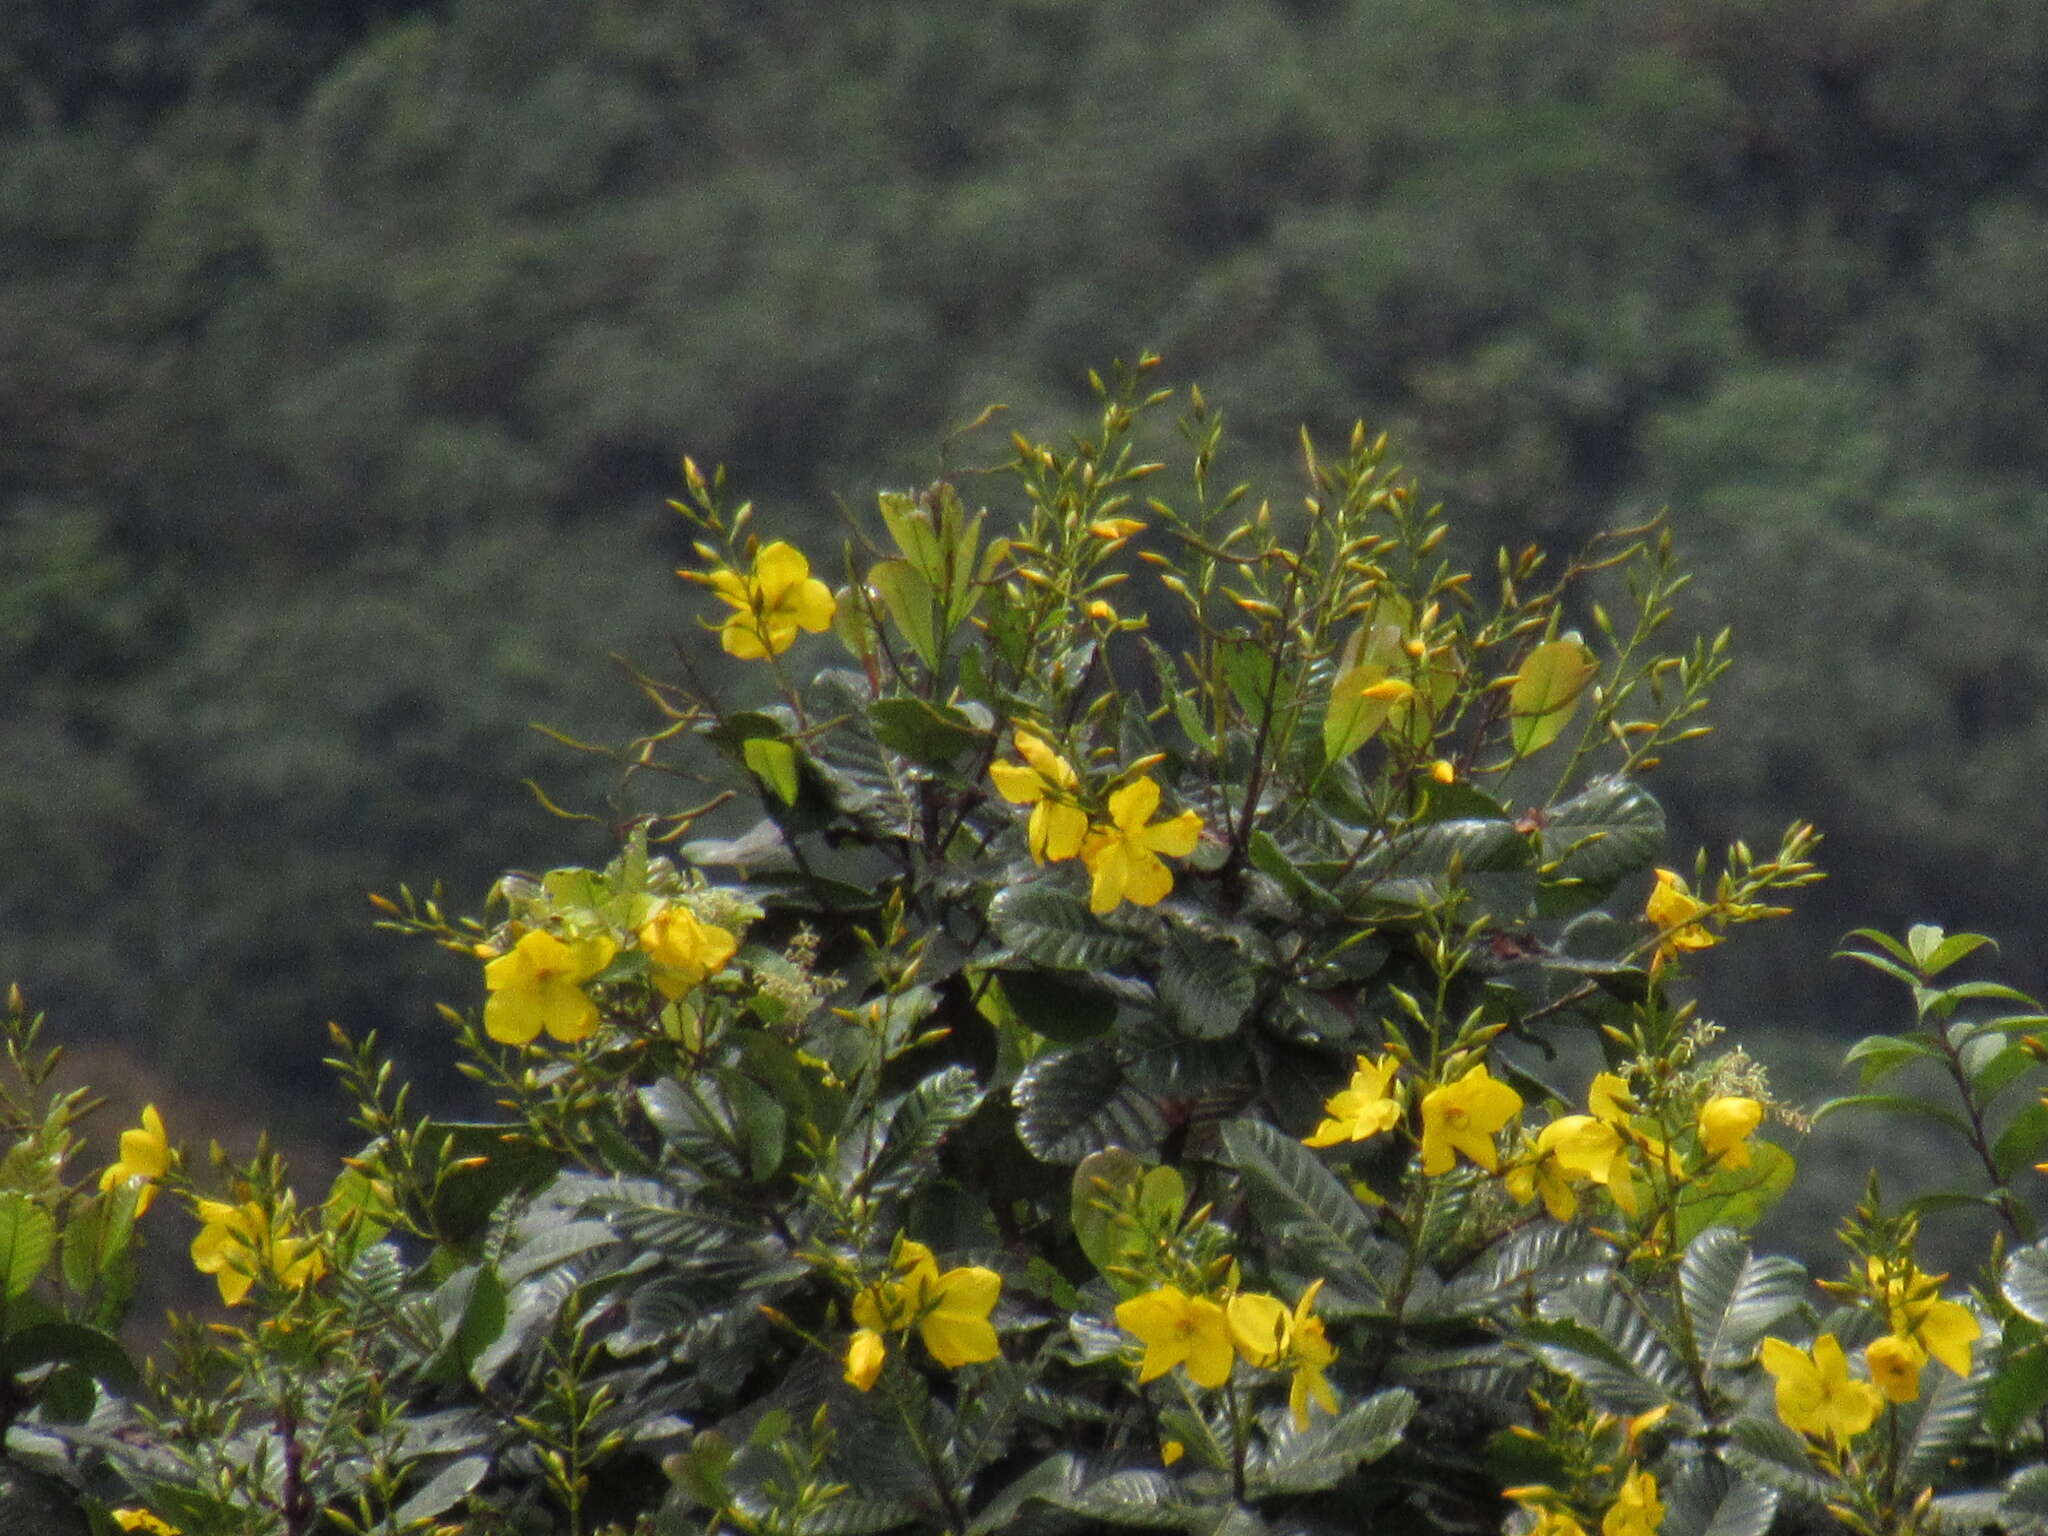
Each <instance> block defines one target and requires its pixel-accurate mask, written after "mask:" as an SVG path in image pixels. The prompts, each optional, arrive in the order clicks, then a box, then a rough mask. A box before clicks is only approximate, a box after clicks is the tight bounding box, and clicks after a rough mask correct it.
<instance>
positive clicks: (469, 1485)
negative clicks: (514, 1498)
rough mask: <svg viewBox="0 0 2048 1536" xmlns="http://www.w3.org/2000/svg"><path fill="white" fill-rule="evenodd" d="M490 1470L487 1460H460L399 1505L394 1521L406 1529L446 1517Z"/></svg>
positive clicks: (431, 1478) (483, 1458) (486, 1458)
mask: <svg viewBox="0 0 2048 1536" xmlns="http://www.w3.org/2000/svg"><path fill="white" fill-rule="evenodd" d="M490 1470H491V1460H490V1458H489V1457H488V1456H459V1457H457V1458H456V1459H455V1460H454V1461H451V1462H449V1463H448V1465H447V1466H445V1467H443V1468H442V1469H441V1470H440V1471H438V1472H436V1473H435V1474H434V1475H433V1476H432V1477H430V1478H428V1479H427V1481H426V1482H425V1483H424V1484H422V1485H421V1486H420V1488H419V1490H418V1492H416V1493H414V1494H413V1495H412V1497H411V1498H409V1499H407V1500H406V1501H405V1502H404V1503H403V1504H401V1505H399V1506H398V1508H397V1509H396V1510H395V1511H394V1512H393V1514H392V1519H393V1520H394V1521H395V1522H396V1523H397V1524H399V1525H401V1526H405V1525H411V1524H413V1523H414V1522H416V1521H418V1522H424V1521H427V1520H431V1519H433V1518H434V1516H436V1515H442V1514H446V1513H447V1512H448V1511H449V1510H451V1509H453V1508H454V1507H455V1506H456V1505H457V1504H460V1503H461V1502H462V1501H463V1500H464V1499H465V1498H467V1497H468V1496H469V1494H470V1492H471V1491H472V1490H473V1489H474V1488H475V1487H476V1485H477V1484H478V1483H481V1482H482V1481H483V1480H484V1475H485V1474H486V1473H487V1472H489V1471H490Z"/></svg>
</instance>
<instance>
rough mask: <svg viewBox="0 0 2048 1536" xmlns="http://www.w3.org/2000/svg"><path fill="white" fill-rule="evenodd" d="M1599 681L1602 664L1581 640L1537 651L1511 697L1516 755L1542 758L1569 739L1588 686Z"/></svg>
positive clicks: (1573, 636) (1551, 644) (1567, 640)
mask: <svg viewBox="0 0 2048 1536" xmlns="http://www.w3.org/2000/svg"><path fill="white" fill-rule="evenodd" d="M1599 675H1600V663H1599V661H1598V659H1597V658H1595V657H1594V655H1593V652H1592V649H1591V648H1590V647H1589V646H1588V645H1587V644H1586V642H1585V641H1583V640H1581V639H1580V638H1579V637H1578V636H1577V635H1576V634H1570V635H1566V636H1565V637H1564V638H1563V639H1561V640H1552V641H1549V642H1548V643H1546V644H1544V645H1539V646H1537V647H1536V649H1535V650H1533V651H1531V652H1530V653H1529V656H1528V659H1527V660H1526V661H1524V662H1523V663H1522V670H1521V671H1520V672H1519V673H1517V674H1516V676H1515V685H1514V687H1513V688H1512V689H1510V690H1509V692H1508V710H1509V715H1510V719H1511V722H1512V723H1511V725H1510V727H1509V729H1510V731H1511V733H1512V736H1513V740H1514V745H1515V755H1516V756H1517V757H1527V756H1528V755H1529V754H1530V753H1532V752H1540V751H1542V750H1543V749H1544V748H1545V747H1547V746H1549V745H1550V744H1551V743H1552V742H1553V741H1555V740H1557V738H1558V737H1559V736H1561V735H1563V734H1564V728H1565V727H1566V726H1567V725H1569V724H1570V723H1571V718H1572V715H1573V713H1574V712H1575V711H1576V710H1577V708H1578V703H1579V699H1580V697H1581V695H1583V694H1584V693H1585V691H1586V685H1587V684H1588V683H1590V682H1592V681H1593V679H1594V678H1596V677H1598V676H1599Z"/></svg>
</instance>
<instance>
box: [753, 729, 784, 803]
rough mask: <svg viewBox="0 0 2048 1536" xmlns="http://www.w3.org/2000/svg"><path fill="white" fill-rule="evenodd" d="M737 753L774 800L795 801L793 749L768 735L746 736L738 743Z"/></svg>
mask: <svg viewBox="0 0 2048 1536" xmlns="http://www.w3.org/2000/svg"><path fill="white" fill-rule="evenodd" d="M740 756H741V758H742V759H744V760H745V762H746V765H747V767H748V769H749V770H750V771H751V772H752V773H753V774H754V776H755V777H756V778H758V779H759V780H760V781H761V782H762V783H763V784H766V785H767V786H768V787H769V788H770V789H772V790H774V791H775V795H776V798H777V799H779V800H780V801H781V802H782V803H783V804H784V805H795V804H796V792H797V778H796V748H794V747H792V746H791V745H790V744H789V743H788V742H786V741H780V740H777V739H776V738H774V737H771V736H749V737H748V738H747V739H746V740H745V741H744V742H742V743H741V744H740Z"/></svg>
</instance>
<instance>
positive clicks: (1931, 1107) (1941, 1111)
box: [1813, 1093, 1970, 1136]
mask: <svg viewBox="0 0 2048 1536" xmlns="http://www.w3.org/2000/svg"><path fill="white" fill-rule="evenodd" d="M1845 1109H1884V1110H1891V1111H1893V1112H1895V1113H1897V1114H1902V1115H1919V1116H1920V1117H1921V1118H1922V1119H1926V1120H1933V1121H1936V1122H1937V1123H1939V1124H1941V1125H1945V1126H1947V1127H1948V1128H1949V1129H1950V1130H1952V1131H1954V1132H1956V1133H1957V1134H1958V1135H1962V1136H1968V1135H1969V1134H1970V1127H1969V1126H1968V1125H1967V1124H1966V1123H1965V1122H1964V1120H1963V1117H1962V1116H1961V1115H1958V1114H1957V1113H1956V1112H1955V1111H1954V1110H1952V1109H1948V1108H1945V1107H1944V1106H1942V1105H1940V1104H1930V1103H1928V1102H1927V1101H1926V1100H1925V1099H1916V1098H1913V1097H1911V1096H1910V1095H1907V1094H1903V1093H1852V1094H1848V1095H1846V1096H1844V1097H1842V1098H1838V1099H1829V1100H1828V1101H1827V1103H1825V1104H1823V1105H1821V1107H1820V1108H1819V1109H1817V1110H1815V1111H1814V1112H1813V1120H1814V1124H1816V1125H1818V1124H1819V1123H1820V1122H1821V1121H1823V1120H1825V1119H1826V1118H1827V1117H1828V1116H1829V1115H1832V1114H1837V1113H1839V1112H1840V1111H1842V1110H1845Z"/></svg>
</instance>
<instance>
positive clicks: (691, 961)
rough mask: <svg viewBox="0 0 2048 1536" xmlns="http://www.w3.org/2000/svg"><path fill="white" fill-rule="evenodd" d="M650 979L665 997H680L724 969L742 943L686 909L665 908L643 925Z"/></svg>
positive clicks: (643, 941)
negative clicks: (700, 919)
mask: <svg viewBox="0 0 2048 1536" xmlns="http://www.w3.org/2000/svg"><path fill="white" fill-rule="evenodd" d="M640 947H641V948H642V949H643V950H645V951H646V952H647V961H648V975H649V978H650V979H651V980H652V981H653V982H654V985H655V986H656V987H657V988H658V989H659V990H660V992H661V995H662V996H663V997H670V998H674V997H681V996H682V995H683V994H684V993H686V992H689V991H691V990H692V989H694V988H696V987H699V986H702V985H703V984H704V982H705V981H706V980H708V979H709V978H710V977H712V976H715V975H717V974H718V973H719V972H720V971H722V970H724V969H725V965H726V962H727V961H728V960H730V959H732V957H733V954H734V952H735V951H737V950H738V949H739V947H740V945H739V940H738V939H736V938H734V937H733V936H732V935H731V934H730V933H728V932H726V931H725V929H723V928H721V927H719V926H718V925H717V924H716V923H706V922H701V921H699V920H698V917H697V914H696V913H694V912H692V911H691V910H690V909H689V908H688V907H684V906H668V907H663V908H662V909H661V910H660V911H659V912H657V913H655V914H654V916H652V917H650V918H649V919H648V920H647V921H646V922H644V923H642V924H641V925H640Z"/></svg>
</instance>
